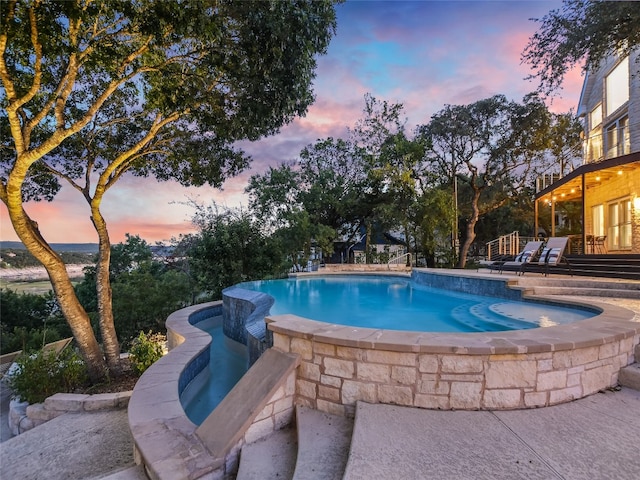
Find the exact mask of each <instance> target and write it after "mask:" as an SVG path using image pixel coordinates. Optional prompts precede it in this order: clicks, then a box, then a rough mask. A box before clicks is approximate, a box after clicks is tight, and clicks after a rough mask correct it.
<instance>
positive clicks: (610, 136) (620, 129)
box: [605, 115, 631, 158]
mask: <svg viewBox="0 0 640 480" xmlns="http://www.w3.org/2000/svg"><path fill="white" fill-rule="evenodd" d="M605 142H606V149H607V158H614V157H619V156H621V155H626V154H627V153H629V152H630V151H631V142H630V139H629V117H628V116H626V115H625V116H624V117H621V118H619V119H617V120H616V121H615V122H613V123H612V124H610V125H609V126H608V127H607V132H606V136H605Z"/></svg>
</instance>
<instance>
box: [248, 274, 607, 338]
mask: <svg viewBox="0 0 640 480" xmlns="http://www.w3.org/2000/svg"><path fill="white" fill-rule="evenodd" d="M239 286H240V287H242V288H246V289H248V290H256V291H260V292H263V293H267V294H269V295H271V296H272V297H274V298H275V304H274V305H273V307H271V314H273V315H279V314H284V313H292V314H295V315H298V316H301V317H304V318H308V319H311V320H319V321H322V322H329V323H336V324H340V325H349V326H354V327H367V328H380V329H388V330H410V331H428V332H475V331H501V330H517V329H526V328H536V327H547V326H553V325H560V324H566V323H571V322H575V321H577V320H582V319H585V318H590V317H593V316H594V315H595V313H593V312H591V311H587V310H580V309H575V308H566V307H558V306H553V305H548V304H542V303H536V302H514V301H509V300H505V299H501V298H495V297H487V296H481V295H471V294H466V293H458V292H453V291H450V290H442V289H437V288H431V287H427V286H424V285H418V284H416V283H414V282H412V281H411V280H409V279H403V278H399V277H383V276H378V277H376V276H353V275H352V276H327V277H309V278H297V279H284V280H267V281H256V282H247V283H243V284H241V285H239Z"/></svg>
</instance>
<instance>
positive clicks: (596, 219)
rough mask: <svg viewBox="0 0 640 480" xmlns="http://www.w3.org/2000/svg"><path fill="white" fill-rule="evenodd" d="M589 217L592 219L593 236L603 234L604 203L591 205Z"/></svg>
mask: <svg viewBox="0 0 640 480" xmlns="http://www.w3.org/2000/svg"><path fill="white" fill-rule="evenodd" d="M591 218H592V219H593V236H594V237H599V236H601V235H604V205H602V204H600V205H594V206H593V207H591Z"/></svg>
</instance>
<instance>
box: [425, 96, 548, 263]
mask: <svg viewBox="0 0 640 480" xmlns="http://www.w3.org/2000/svg"><path fill="white" fill-rule="evenodd" d="M550 122H551V117H550V114H549V111H548V109H547V107H546V106H545V105H544V103H543V102H542V101H541V100H540V98H539V97H537V96H535V95H529V96H527V97H525V99H524V101H523V103H521V104H519V103H516V102H509V101H508V100H507V99H506V98H505V97H504V96H502V95H496V96H494V97H491V98H487V99H484V100H480V101H478V102H475V103H473V104H471V105H455V106H451V105H448V106H446V107H445V108H444V109H443V110H442V111H440V112H438V113H436V114H435V115H433V116H432V117H431V121H430V122H429V124H427V125H423V126H421V127H418V132H419V134H420V135H423V136H424V137H425V138H426V139H427V145H428V146H429V149H428V151H427V155H428V156H429V158H430V161H431V162H432V164H433V167H434V168H435V170H436V171H437V172H440V174H441V175H442V176H443V177H444V178H447V179H450V180H449V181H450V182H451V183H450V185H451V188H452V190H453V188H454V185H455V184H456V182H457V181H460V182H461V183H462V185H463V186H466V187H467V190H462V195H461V196H463V197H464V195H468V198H467V200H466V201H465V202H463V203H462V205H466V207H467V209H465V208H464V207H463V208H462V209H461V210H462V211H464V212H465V214H466V216H467V218H466V222H465V223H466V225H465V228H464V231H463V232H462V233H463V235H462V243H461V246H460V252H459V256H458V261H457V266H458V267H459V268H464V266H465V263H466V259H467V254H468V253H469V250H470V247H471V245H472V243H473V241H474V239H475V235H476V233H475V226H476V224H477V223H478V220H479V219H480V217H481V216H482V215H485V214H486V213H487V212H490V211H492V210H495V209H496V208H499V207H500V206H502V205H505V204H506V203H507V202H508V201H509V199H510V198H513V197H514V196H516V195H517V194H518V192H519V191H520V190H521V189H522V188H523V187H524V186H525V185H526V184H527V183H528V182H531V181H532V178H535V176H536V175H537V173H538V172H539V171H544V170H545V169H546V168H548V162H549V161H550V159H549V158H548V157H547V156H546V155H545V154H546V152H547V149H548V136H547V133H548V131H549V125H550Z"/></svg>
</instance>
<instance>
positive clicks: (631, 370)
mask: <svg viewBox="0 0 640 480" xmlns="http://www.w3.org/2000/svg"><path fill="white" fill-rule="evenodd" d="M633 355H634V357H635V359H636V362H635V363H632V364H631V365H627V366H626V367H624V368H622V369H621V370H620V375H619V376H618V383H619V384H620V385H621V386H623V387H628V388H633V389H634V390H640V344H638V345H636V348H635V349H634V351H633Z"/></svg>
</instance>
